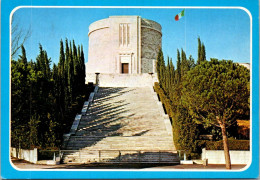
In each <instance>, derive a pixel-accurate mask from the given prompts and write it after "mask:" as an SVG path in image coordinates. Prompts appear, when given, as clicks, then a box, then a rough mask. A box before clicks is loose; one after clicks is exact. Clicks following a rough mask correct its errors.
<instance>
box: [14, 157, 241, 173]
mask: <svg viewBox="0 0 260 180" xmlns="http://www.w3.org/2000/svg"><path fill="white" fill-rule="evenodd" d="M12 162H13V164H14V165H15V166H16V167H17V168H20V169H140V170H146V169H147V170H148V169H149V170H152V169H154V170H159V169H164V170H176V169H185V170H189V169H192V170H226V169H225V165H224V164H221V165H216V164H211V165H208V166H203V165H198V164H193V165H166V164H164V165H163V164H141V165H140V164H60V165H39V164H32V163H29V162H27V161H24V160H17V159H14V158H12ZM245 166H246V165H232V170H240V169H242V168H244V167H245Z"/></svg>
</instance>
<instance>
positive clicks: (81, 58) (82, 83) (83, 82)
mask: <svg viewBox="0 0 260 180" xmlns="http://www.w3.org/2000/svg"><path fill="white" fill-rule="evenodd" d="M80 71H81V75H80V76H81V82H80V84H81V86H82V89H83V88H84V86H85V76H86V75H85V71H86V70H85V58H84V52H83V45H82V44H81V53H80Z"/></svg>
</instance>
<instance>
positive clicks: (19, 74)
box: [11, 39, 90, 148]
mask: <svg viewBox="0 0 260 180" xmlns="http://www.w3.org/2000/svg"><path fill="white" fill-rule="evenodd" d="M70 44H71V42H70ZM65 46H66V53H64V47H63V41H62V40H61V41H60V58H59V63H58V65H56V64H53V68H50V63H51V59H50V58H48V55H47V52H46V51H45V50H44V49H43V48H42V46H41V45H39V55H38V56H37V57H36V61H35V62H33V61H30V62H27V58H26V51H25V48H24V47H23V46H22V47H21V50H22V54H21V55H20V56H19V58H18V60H17V61H15V60H12V63H11V70H12V72H11V107H12V108H11V144H12V146H13V147H18V146H20V147H22V148H32V147H39V148H46V147H51V148H55V147H58V146H59V145H60V144H61V141H62V136H63V133H65V132H67V131H69V129H68V127H70V126H71V123H72V122H73V120H74V117H75V115H76V114H77V113H78V112H79V111H80V109H81V107H82V104H83V102H84V99H86V98H87V97H88V95H89V93H90V92H89V91H88V90H90V89H86V85H85V65H84V53H83V47H82V46H81V47H82V48H81V49H80V48H79V46H78V49H77V48H76V45H75V42H74V41H73V47H72V46H71V45H70V46H68V40H67V39H66V44H65ZM77 51H79V52H77ZM82 56H83V57H82ZM81 76H83V77H81ZM76 79H77V80H76ZM78 79H79V80H78ZM83 79H84V81H83Z"/></svg>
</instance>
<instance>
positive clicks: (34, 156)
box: [33, 148, 38, 164]
mask: <svg viewBox="0 0 260 180" xmlns="http://www.w3.org/2000/svg"><path fill="white" fill-rule="evenodd" d="M37 161H38V150H37V148H34V149H33V163H35V164H36V163H37Z"/></svg>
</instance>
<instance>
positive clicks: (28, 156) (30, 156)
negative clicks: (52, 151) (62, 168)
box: [11, 147, 38, 163]
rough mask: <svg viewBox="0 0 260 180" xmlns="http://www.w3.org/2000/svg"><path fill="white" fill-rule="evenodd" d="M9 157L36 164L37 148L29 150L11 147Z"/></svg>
mask: <svg viewBox="0 0 260 180" xmlns="http://www.w3.org/2000/svg"><path fill="white" fill-rule="evenodd" d="M11 157H16V158H18V159H24V160H26V161H29V162H32V163H36V162H37V160H38V152H37V148H34V149H32V150H30V149H20V150H19V149H18V148H12V147H11Z"/></svg>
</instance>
